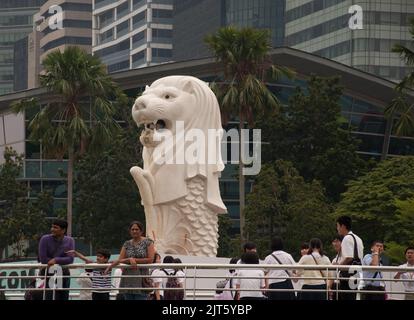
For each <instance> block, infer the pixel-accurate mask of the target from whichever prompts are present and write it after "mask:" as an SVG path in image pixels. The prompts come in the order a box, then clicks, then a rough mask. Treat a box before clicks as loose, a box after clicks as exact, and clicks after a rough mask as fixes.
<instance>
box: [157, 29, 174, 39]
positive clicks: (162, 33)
mask: <svg viewBox="0 0 414 320" xmlns="http://www.w3.org/2000/svg"><path fill="white" fill-rule="evenodd" d="M152 37H153V38H172V30H169V29H152Z"/></svg>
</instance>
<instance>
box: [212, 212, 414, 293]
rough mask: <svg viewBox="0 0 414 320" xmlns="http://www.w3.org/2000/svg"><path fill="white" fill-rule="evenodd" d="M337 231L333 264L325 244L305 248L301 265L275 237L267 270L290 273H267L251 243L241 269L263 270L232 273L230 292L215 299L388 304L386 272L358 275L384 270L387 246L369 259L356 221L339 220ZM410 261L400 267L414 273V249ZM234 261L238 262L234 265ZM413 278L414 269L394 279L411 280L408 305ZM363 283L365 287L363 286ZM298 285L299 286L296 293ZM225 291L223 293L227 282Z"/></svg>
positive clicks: (378, 246) (377, 245)
mask: <svg viewBox="0 0 414 320" xmlns="http://www.w3.org/2000/svg"><path fill="white" fill-rule="evenodd" d="M336 227H337V231H338V236H336V237H335V238H334V239H333V240H332V246H333V248H334V250H335V252H336V255H335V257H333V259H329V257H327V256H326V255H325V253H324V250H323V246H322V241H321V240H320V239H317V238H314V239H311V240H310V241H309V242H308V243H303V244H302V245H301V247H300V253H301V258H300V259H299V261H298V262H297V263H296V262H295V260H294V259H293V257H292V255H291V254H289V253H287V252H285V251H284V246H283V240H282V239H281V238H280V237H275V238H274V239H273V240H272V242H271V251H272V253H271V254H269V255H268V256H267V257H266V258H265V260H264V262H263V264H271V265H275V264H280V265H285V266H286V265H287V266H289V265H291V266H292V268H288V269H272V268H270V269H269V268H261V267H260V266H259V257H258V254H257V248H256V246H255V245H254V243H251V242H249V243H246V244H245V246H244V253H243V255H242V257H241V259H240V260H239V261H238V263H244V264H257V265H258V267H257V268H255V269H251V268H249V269H240V268H239V269H236V268H235V269H233V270H230V273H229V274H228V276H227V283H226V286H225V287H224V288H227V290H226V291H223V290H220V289H219V290H217V294H216V296H215V298H216V299H219V300H233V299H234V300H239V299H269V300H296V299H299V300H356V299H357V295H358V293H360V299H361V300H386V299H387V293H386V285H385V281H384V278H383V275H382V272H381V271H377V270H372V271H371V270H364V271H363V272H362V274H358V273H359V271H358V266H382V265H383V262H382V255H383V252H384V243H383V241H381V240H375V241H373V242H372V244H371V247H370V252H369V253H368V254H366V255H365V256H364V255H363V253H364V245H363V242H362V240H361V238H360V237H358V236H357V235H356V234H354V233H353V232H352V231H351V227H352V220H351V218H350V217H348V216H342V217H339V218H338V219H337V222H336ZM405 256H406V259H407V262H406V263H405V264H403V265H401V266H400V267H404V268H411V267H413V268H414V247H407V249H406V250H405ZM232 261H234V259H232V260H231V261H230V263H232ZM263 264H262V265H263ZM305 265H306V266H312V265H314V266H317V265H323V266H329V265H337V266H341V268H338V271H336V270H335V268H331V269H330V271H326V270H322V269H317V268H315V269H310V268H306V269H304V268H300V266H305ZM293 266H294V267H293ZM336 273H338V274H336ZM413 276H414V269H413V271H411V272H398V273H397V274H395V276H394V279H396V280H398V279H403V280H406V281H404V282H403V285H404V288H405V291H406V294H405V299H406V300H414V282H412V280H413V278H414V277H413ZM358 278H359V280H360V281H357V279H358ZM354 279H355V280H354ZM407 280H408V281H407ZM410 280H411V281H410ZM294 283H297V285H296V287H297V288H296V289H295V286H294ZM220 287H223V286H222V283H221V282H220ZM298 288H300V290H298ZM231 289H234V290H231ZM371 291H372V292H371Z"/></svg>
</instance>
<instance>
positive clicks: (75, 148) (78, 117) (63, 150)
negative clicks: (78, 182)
mask: <svg viewBox="0 0 414 320" xmlns="http://www.w3.org/2000/svg"><path fill="white" fill-rule="evenodd" d="M43 67H44V74H42V75H40V84H41V86H42V87H45V88H47V90H48V91H49V92H50V93H52V97H53V102H50V103H48V104H47V105H46V106H44V107H42V108H39V103H38V101H37V100H35V99H29V100H21V101H17V102H15V103H13V111H14V112H15V113H19V112H23V111H25V110H28V109H30V108H33V107H36V106H37V108H38V110H40V111H38V112H37V113H36V114H35V116H34V118H33V120H31V121H30V123H29V126H28V128H29V130H30V136H29V139H30V140H32V141H40V142H41V144H42V150H43V151H44V153H45V156H47V157H54V158H58V159H62V158H63V157H67V159H68V172H67V189H68V202H67V220H68V230H67V233H68V235H72V200H73V166H74V162H75V161H76V159H77V158H78V157H79V156H81V155H82V154H83V153H84V152H86V151H92V152H94V151H98V150H100V149H101V148H102V147H103V146H104V145H105V143H106V142H107V141H108V139H110V137H111V136H112V134H113V133H114V132H115V131H117V130H118V128H119V126H118V124H117V122H116V121H115V119H114V114H115V108H114V105H113V103H112V102H111V99H113V98H114V97H115V96H116V95H117V94H120V91H119V89H118V88H117V86H116V85H115V84H114V82H113V81H112V80H111V78H110V77H109V76H108V74H107V72H106V67H105V65H103V64H102V63H101V61H100V60H99V58H97V57H94V56H92V55H90V54H88V53H86V52H85V51H84V50H82V49H80V48H79V47H68V48H67V49H66V50H65V51H64V52H60V51H59V50H56V51H53V52H51V53H50V54H48V55H47V57H46V58H45V59H44V60H43Z"/></svg>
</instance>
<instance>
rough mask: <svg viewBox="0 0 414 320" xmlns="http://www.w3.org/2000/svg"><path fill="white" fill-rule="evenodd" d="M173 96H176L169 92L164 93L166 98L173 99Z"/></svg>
mask: <svg viewBox="0 0 414 320" xmlns="http://www.w3.org/2000/svg"><path fill="white" fill-rule="evenodd" d="M172 98H174V96H173V95H171V94H169V93H167V94H165V95H164V99H166V100H168V99H172Z"/></svg>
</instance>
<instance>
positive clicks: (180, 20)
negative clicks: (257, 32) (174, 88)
mask: <svg viewBox="0 0 414 320" xmlns="http://www.w3.org/2000/svg"><path fill="white" fill-rule="evenodd" d="M285 3H286V0H244V1H240V0H175V2H174V23H173V25H174V32H173V43H174V48H173V58H174V59H173V60H174V61H182V60H186V59H197V58H201V57H208V56H211V53H210V52H209V50H208V48H207V46H206V45H205V43H204V38H205V36H206V35H208V34H212V33H214V32H216V31H217V29H219V28H220V27H223V26H227V25H235V26H238V27H254V28H260V29H268V30H270V32H271V40H272V45H273V47H278V46H282V45H283V43H284V36H285V23H284V15H285Z"/></svg>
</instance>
